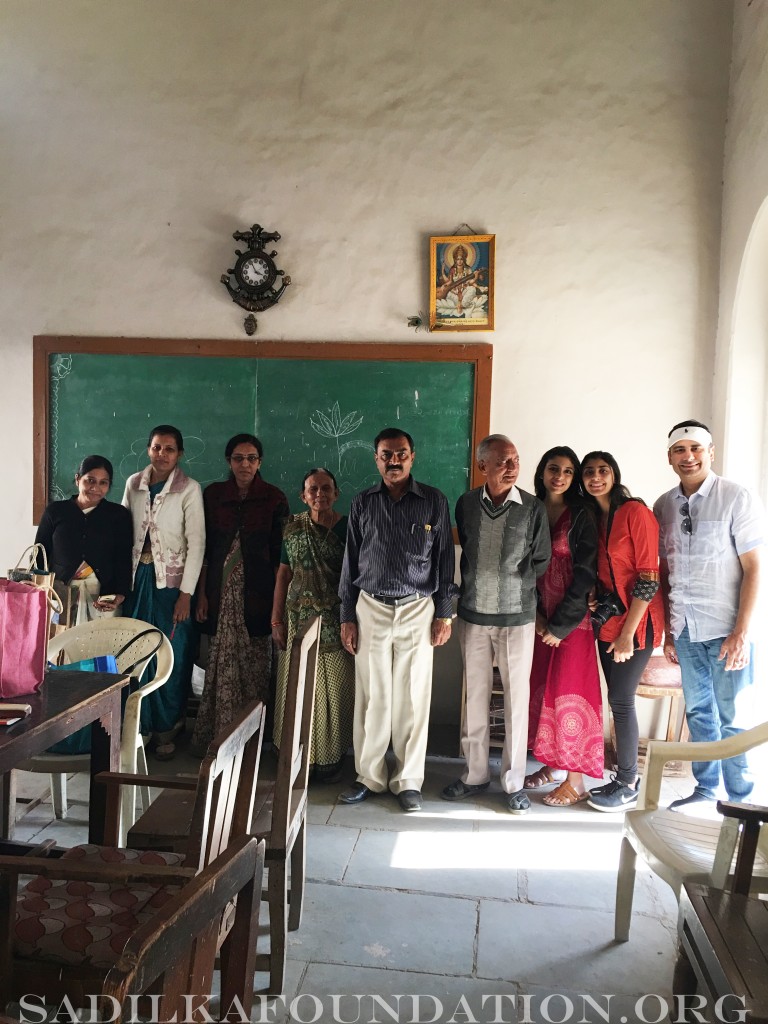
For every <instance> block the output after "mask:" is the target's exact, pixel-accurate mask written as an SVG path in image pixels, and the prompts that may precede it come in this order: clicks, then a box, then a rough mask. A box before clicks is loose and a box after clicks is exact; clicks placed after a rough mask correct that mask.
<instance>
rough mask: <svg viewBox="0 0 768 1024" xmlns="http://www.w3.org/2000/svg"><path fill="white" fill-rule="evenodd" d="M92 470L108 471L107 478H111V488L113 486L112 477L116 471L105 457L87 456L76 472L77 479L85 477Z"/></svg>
mask: <svg viewBox="0 0 768 1024" xmlns="http://www.w3.org/2000/svg"><path fill="white" fill-rule="evenodd" d="M92 469H106V471H107V476H108V477H109V486H110V487H111V486H112V477H113V476H114V475H115V471H114V469H113V468H112V463H111V462H110V461H109V459H108V458H106V457H105V456H104V455H86V456H85V458H84V459H83V461H82V462H81V463H80V465H79V466H78V467H77V469H76V470H75V479H78V478H79V477H81V476H85V474H86V473H90V471H91V470H92Z"/></svg>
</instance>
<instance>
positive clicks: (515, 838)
mask: <svg viewBox="0 0 768 1024" xmlns="http://www.w3.org/2000/svg"><path fill="white" fill-rule="evenodd" d="M620 840H621V836H620V834H618V833H605V832H601V833H596V832H595V831H594V830H590V829H588V828H584V829H576V828H569V829H568V836H567V839H566V838H565V837H563V836H557V835H555V834H554V833H553V832H552V830H551V829H550V828H547V829H539V828H536V827H533V828H525V829H524V830H523V829H510V830H509V831H508V832H506V831H505V832H497V833H489V832H471V833H466V832H456V833H452V834H450V835H447V834H446V833H445V832H429V831H419V832H415V831H414V832H400V833H398V834H397V837H396V840H395V843H394V846H393V849H392V856H391V860H390V866H391V867H394V868H402V869H404V870H405V869H407V870H424V871H441V870H454V871H455V870H458V869H462V868H464V869H466V868H471V869H472V870H475V871H477V870H480V871H482V870H488V871H499V870H504V869H509V870H516V869H518V868H524V869H526V870H527V871H532V870H533V871H536V870H539V871H552V870H563V869H565V868H567V869H568V870H569V871H595V870H603V869H605V868H609V867H610V868H612V869H613V868H615V866H616V865H617V864H618V853H619V844H620Z"/></svg>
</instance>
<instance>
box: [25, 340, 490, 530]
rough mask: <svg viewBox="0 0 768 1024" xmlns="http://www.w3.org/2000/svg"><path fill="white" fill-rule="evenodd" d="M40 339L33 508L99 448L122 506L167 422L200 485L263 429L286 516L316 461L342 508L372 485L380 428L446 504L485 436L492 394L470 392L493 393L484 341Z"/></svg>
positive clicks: (65, 484) (269, 472)
mask: <svg viewBox="0 0 768 1024" xmlns="http://www.w3.org/2000/svg"><path fill="white" fill-rule="evenodd" d="M35 342H36V353H35V354H36V361H39V360H44V375H45V388H44V391H45V392H46V407H45V410H44V411H43V410H41V417H40V418H41V420H42V422H40V423H37V422H36V425H35V428H36V438H37V435H38V433H40V432H42V433H43V434H44V444H45V459H44V461H45V463H46V475H45V485H46V486H45V494H44V495H43V501H42V502H41V503H40V510H41V509H42V507H44V504H45V500H46V499H47V500H53V499H59V498H63V497H66V496H68V495H70V494H72V493H73V485H72V478H73V474H74V471H75V468H76V467H77V465H78V463H79V462H80V460H81V459H82V458H83V457H84V456H85V455H90V454H93V453H98V454H101V455H105V456H107V458H109V459H110V460H111V461H112V463H113V465H114V467H115V483H114V487H113V491H112V494H111V498H112V500H117V501H119V500H120V497H121V495H122V490H123V484H124V482H125V480H126V479H127V478H128V477H129V476H130V475H131V473H135V472H136V471H137V470H139V469H142V468H143V467H144V466H146V465H147V455H146V446H147V439H148V433H149V431H150V429H151V428H152V427H153V426H155V425H156V424H158V423H163V422H164V423H171V424H173V425H174V426H176V427H178V428H179V430H181V432H182V434H183V435H184V441H185V456H184V462H183V463H182V465H183V466H184V468H185V471H186V472H187V473H188V474H189V475H190V476H191V477H193V478H194V479H196V480H198V481H199V482H200V484H201V485H202V486H203V487H204V486H205V485H206V484H208V483H210V482H211V481H213V480H220V479H223V478H224V477H225V476H226V473H227V464H226V462H225V460H224V446H225V444H226V441H227V439H228V438H229V437H231V436H232V435H233V434H236V433H239V432H241V431H247V432H253V433H255V434H257V435H258V436H259V438H260V439H261V440H262V443H263V445H264V462H263V465H262V474H263V476H264V478H265V479H266V480H268V481H269V482H271V483H274V484H276V485H277V486H279V487H281V488H282V489H283V490H284V491H285V493H286V494H287V495H288V498H289V501H290V503H291V508H292V510H293V511H299V510H300V509H301V508H303V507H304V506H303V505H302V503H301V502H300V501H299V498H298V490H299V485H300V483H301V479H302V477H303V475H304V473H305V472H306V471H307V470H308V469H309V468H311V467H312V466H328V467H329V468H330V469H331V470H332V471H333V472H334V474H335V475H336V477H337V480H338V481H339V486H340V489H341V497H340V499H339V502H338V504H337V508H338V509H339V510H340V511H342V512H346V511H348V509H349V504H350V501H351V499H352V497H353V496H354V495H355V494H356V493H357V492H358V491H360V490H362V489H363V488H365V487H368V486H370V485H371V484H372V483H375V482H376V481H377V480H378V479H379V476H378V473H377V471H376V468H375V464H374V461H373V438H374V436H375V434H376V433H377V432H378V431H379V430H380V429H382V428H383V427H386V426H399V427H402V428H403V430H406V431H408V432H409V433H410V434H412V435H413V437H414V442H415V448H416V465H415V468H414V476H416V477H417V478H418V479H420V480H423V481H425V482H426V483H430V484H433V485H435V486H438V487H440V488H441V490H443V491H444V492H445V494H446V495H447V496H448V499H449V502H450V504H451V507H452V508H453V505H454V504H455V501H456V499H457V498H458V496H459V495H460V494H461V493H463V492H464V491H465V490H467V488H468V487H470V486H472V484H473V483H474V479H473V475H472V470H473V464H474V459H473V456H472V451H473V445H474V444H475V442H476V440H477V438H478V437H479V436H483V434H484V433H487V422H486V423H484V424H483V422H482V421H483V419H487V398H486V396H485V395H483V401H482V402H478V391H479V384H482V388H483V392H485V390H486V388H487V390H488V391H489V386H490V346H489V345H457V346H446V345H440V346H429V345H419V346H403V345H393V346H372V345H361V344H354V345H343V344H334V345H324V344H319V343H318V344H314V345H313V344H311V343H293V344H290V343H285V344H279V343H265V342H262V343H257V344H252V345H250V346H244V345H240V344H237V343H229V344H227V343H218V344H215V343H200V342H194V343H188V344H189V345H190V346H191V347H193V349H194V348H195V347H196V348H197V349H198V351H193V352H190V353H189V354H185V353H184V350H183V348H181V349H180V346H182V345H183V343H180V342H175V341H174V342H169V341H165V342H162V341H154V342H151V343H150V342H140V341H131V340H129V339H110V340H106V339H105V340H98V339H97V340H92V339H67V338H45V339H40V338H38V339H35ZM68 342H69V343H70V344H68ZM201 346H204V348H205V350H204V351H199V349H200V347H201ZM137 347H138V348H139V351H136V348H137ZM94 348H95V349H96V350H95V351H93V350H89V349H94ZM131 349H133V351H131ZM39 350H40V351H39ZM476 350H482V351H476ZM414 356H417V357H418V358H414ZM446 356H447V358H446ZM41 372H43V371H42V368H41V367H38V376H39V375H40V373H41ZM478 426H479V428H480V429H479V430H478ZM36 504H37V502H36ZM36 511H38V509H37V508H36Z"/></svg>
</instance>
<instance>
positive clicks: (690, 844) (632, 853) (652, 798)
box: [615, 722, 768, 942]
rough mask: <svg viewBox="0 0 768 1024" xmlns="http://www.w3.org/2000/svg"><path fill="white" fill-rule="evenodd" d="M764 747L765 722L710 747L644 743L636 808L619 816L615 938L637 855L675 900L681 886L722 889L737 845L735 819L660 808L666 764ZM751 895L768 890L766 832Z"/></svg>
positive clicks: (621, 937) (624, 916)
mask: <svg viewBox="0 0 768 1024" xmlns="http://www.w3.org/2000/svg"><path fill="white" fill-rule="evenodd" d="M766 743H768V722H763V724H762V725H758V726H755V728H754V729H747V730H746V731H745V732H742V733H739V735H738V736H730V737H728V739H725V740H717V741H716V742H713V743H665V742H662V741H659V740H652V741H651V742H650V743H649V744H648V753H647V757H646V767H645V774H644V776H643V781H642V783H641V784H640V794H639V796H638V800H637V807H636V808H635V809H634V810H632V811H627V813H626V815H625V816H624V829H623V832H624V835H623V838H622V840H621V857H620V860H619V874H618V878H617V880H616V917H615V937H616V941H617V942H626V941H627V940H628V939H629V927H630V921H631V918H632V897H633V895H634V889H635V865H636V861H637V855H638V854H640V856H641V857H642V858H643V860H644V861H645V862H646V863H647V864H648V866H649V867H650V869H651V871H653V873H654V874H656V875H658V876H659V878H662V879H663V880H664V881H665V882H666V883H667V885H669V886H670V887H671V889H672V891H673V892H674V894H675V898H676V899H677V900H678V902H679V901H680V890H681V889H682V886H683V882H688V881H698V882H701V883H702V884H704V885H709V886H712V887H713V888H716V889H723V888H725V886H726V884H727V882H728V880H729V878H730V876H731V874H732V868H733V857H734V851H735V849H736V843H737V841H738V829H739V822H738V820H737V819H736V818H722V817H721V818H720V819H714V820H712V819H709V820H706V819H703V818H695V817H692V816H690V815H688V814H683V813H680V812H679V811H670V810H660V809H659V794H660V793H661V779H662V773H663V770H664V765H665V764H666V763H667V761H722V760H724V759H725V758H728V757H734V756H735V755H736V754H743V753H746V752H747V751H748V750H752V749H753V748H754V747H758V746H761V745H762V744H766ZM751 891H752V892H757V893H760V892H768V830H765V829H764V830H763V831H762V833H761V836H760V840H759V843H758V853H757V857H756V859H755V866H754V871H753V875H752V890H751Z"/></svg>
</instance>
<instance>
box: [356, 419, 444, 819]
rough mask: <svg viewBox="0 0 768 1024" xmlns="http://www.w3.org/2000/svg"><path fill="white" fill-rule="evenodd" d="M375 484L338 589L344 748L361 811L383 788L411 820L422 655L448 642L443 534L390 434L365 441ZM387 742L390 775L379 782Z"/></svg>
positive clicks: (362, 504) (429, 494)
mask: <svg viewBox="0 0 768 1024" xmlns="http://www.w3.org/2000/svg"><path fill="white" fill-rule="evenodd" d="M374 447H375V451H376V453H375V456H374V458H375V460H376V467H377V469H378V471H379V473H380V474H381V483H379V484H376V485H375V486H374V487H370V488H368V490H367V491H363V492H362V493H361V494H358V495H357V496H356V497H355V498H354V500H353V502H352V508H351V509H350V513H349V524H348V527H347V547H346V552H345V555H344V566H343V568H342V571H341V582H340V583H339V597H340V598H341V640H342V644H343V645H344V647H345V649H346V650H348V651H350V653H352V654H354V655H355V656H356V659H355V715H354V725H353V740H354V747H355V768H356V769H357V782H356V783H355V785H354V786H353V787H352V788H351V789H349V790H347V791H346V792H345V793H342V794H341V797H340V799H341V800H342V802H343V803H348V804H356V803H361V802H362V801H363V800H365V799H367V798H368V797H369V796H371V795H372V794H374V793H383V792H384V791H385V790H386V789H387V788H389V789H390V790H391V791H392V792H393V793H394V794H395V795H396V796H397V798H398V801H399V803H400V806H401V808H402V809H403V810H404V811H418V810H421V785H422V782H423V781H424V762H425V760H426V753H427V728H428V724H429V703H430V697H431V694H432V648H433V647H439V646H440V645H441V644H444V643H445V642H446V640H448V638H449V637H450V635H451V614H452V605H451V595H452V592H453V586H454V585H453V569H454V550H453V534H452V532H451V522H450V516H449V513H448V502H447V500H446V498H445V495H444V494H442V493H441V492H440V491H438V490H437V489H436V488H435V487H429V486H427V484H422V483H417V481H416V480H414V479H413V477H412V476H411V467H412V466H413V461H414V458H415V455H416V452H415V451H414V447H413V438H412V437H411V435H410V434H407V433H405V431H403V430H400V429H399V428H397V427H389V428H387V429H386V430H382V431H381V433H380V434H379V435H378V436H377V437H376V439H375V441H374ZM390 739H391V740H392V749H393V751H394V755H395V771H394V773H393V775H392V777H391V778H388V777H387V765H386V760H385V758H386V753H387V748H388V747H389V742H390Z"/></svg>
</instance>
